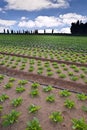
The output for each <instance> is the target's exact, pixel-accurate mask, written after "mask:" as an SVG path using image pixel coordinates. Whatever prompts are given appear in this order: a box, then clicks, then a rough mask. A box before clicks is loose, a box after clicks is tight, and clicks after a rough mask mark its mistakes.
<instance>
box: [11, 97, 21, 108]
mask: <svg viewBox="0 0 87 130" xmlns="http://www.w3.org/2000/svg"><path fill="white" fill-rule="evenodd" d="M22 101H23V99H22V98H21V97H19V98H15V99H13V100H12V102H11V104H12V105H13V106H15V107H17V106H19V105H21V104H22Z"/></svg>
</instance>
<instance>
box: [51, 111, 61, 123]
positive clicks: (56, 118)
mask: <svg viewBox="0 0 87 130" xmlns="http://www.w3.org/2000/svg"><path fill="white" fill-rule="evenodd" d="M49 118H50V119H51V120H52V121H53V122H55V123H57V122H62V121H63V116H62V114H61V112H57V111H55V112H52V113H51V115H50V116H49Z"/></svg>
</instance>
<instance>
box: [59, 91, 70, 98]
mask: <svg viewBox="0 0 87 130" xmlns="http://www.w3.org/2000/svg"><path fill="white" fill-rule="evenodd" d="M59 94H60V95H61V96H64V97H68V96H70V95H71V93H70V92H69V91H68V90H61V91H60V92H59Z"/></svg>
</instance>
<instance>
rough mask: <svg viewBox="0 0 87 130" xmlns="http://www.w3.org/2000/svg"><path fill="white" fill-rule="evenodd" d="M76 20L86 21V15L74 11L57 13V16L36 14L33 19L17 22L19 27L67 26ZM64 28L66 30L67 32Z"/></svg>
mask: <svg viewBox="0 0 87 130" xmlns="http://www.w3.org/2000/svg"><path fill="white" fill-rule="evenodd" d="M77 20H82V22H85V21H87V16H82V15H79V14H76V13H67V14H64V15H59V17H54V16H38V17H36V18H35V19H34V20H28V19H27V20H26V18H25V19H24V20H22V21H20V22H19V24H18V26H19V27H23V28H24V27H25V28H64V29H63V31H64V30H65V27H66V26H67V27H68V28H69V27H70V26H71V23H72V22H76V21H77ZM68 28H66V29H67V30H66V31H67V32H69V30H68ZM64 32H65V31H64Z"/></svg>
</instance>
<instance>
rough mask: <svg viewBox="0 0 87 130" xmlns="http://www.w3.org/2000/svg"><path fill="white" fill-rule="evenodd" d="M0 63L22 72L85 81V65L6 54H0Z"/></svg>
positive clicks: (86, 79)
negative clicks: (79, 65)
mask: <svg viewBox="0 0 87 130" xmlns="http://www.w3.org/2000/svg"><path fill="white" fill-rule="evenodd" d="M0 65H1V66H5V67H7V68H11V69H16V70H21V71H23V72H29V73H33V74H39V75H44V76H51V77H54V78H61V79H64V80H69V81H74V82H77V83H78V82H79V83H82V84H86V83H87V68H86V67H78V66H76V65H66V64H63V63H62V64H58V63H57V62H50V61H40V60H35V59H28V58H22V57H16V56H7V55H0Z"/></svg>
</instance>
